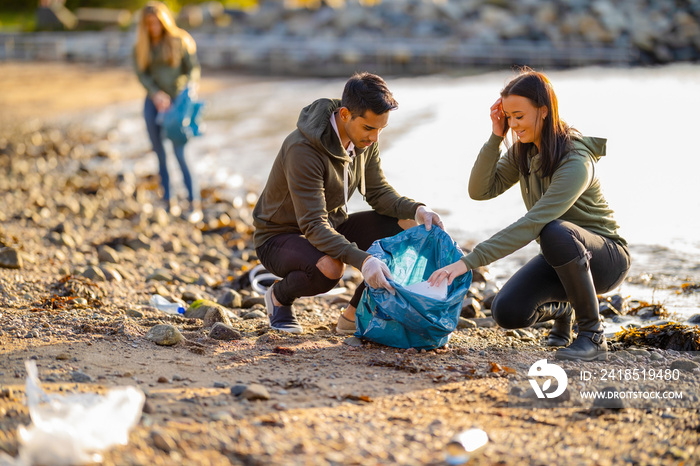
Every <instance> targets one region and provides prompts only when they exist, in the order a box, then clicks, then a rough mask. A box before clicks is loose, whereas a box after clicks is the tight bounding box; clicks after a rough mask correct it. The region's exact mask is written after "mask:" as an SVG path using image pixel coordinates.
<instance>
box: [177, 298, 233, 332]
mask: <svg viewBox="0 0 700 466" xmlns="http://www.w3.org/2000/svg"><path fill="white" fill-rule="evenodd" d="M211 310H218V311H219V312H220V313H221V318H220V319H218V320H217V317H216V316H215V315H214V314H212V316H211V317H210V319H211V321H210V322H209V323H208V324H207V323H205V324H204V326H205V327H210V326H212V325H213V324H214V322H224V323H226V324H228V325H230V324H231V322H230V319H228V317H227V316H228V313H226V312H225V310H224V308H223V307H222V306H220V305H219V304H217V303H215V302H214V301H210V300H208V299H198V300H196V301H194V302H193V303H192V304H190V306H189V307H188V308H187V310H186V311H185V317H187V318H189V319H202V320H204V319H205V317H206V316H207V313H209V311H211ZM225 319H227V320H225Z"/></svg>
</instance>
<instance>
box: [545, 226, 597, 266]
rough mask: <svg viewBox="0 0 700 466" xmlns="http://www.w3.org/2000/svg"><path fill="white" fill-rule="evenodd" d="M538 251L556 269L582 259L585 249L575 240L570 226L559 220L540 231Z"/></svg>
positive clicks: (575, 237)
mask: <svg viewBox="0 0 700 466" xmlns="http://www.w3.org/2000/svg"><path fill="white" fill-rule="evenodd" d="M540 249H541V250H542V255H543V256H544V258H545V259H546V260H547V263H549V264H550V265H551V266H553V267H556V266H559V265H563V264H566V263H568V262H569V261H571V260H574V259H577V258H580V257H583V255H584V254H586V247H585V246H584V245H583V243H582V242H581V241H580V240H579V239H578V238H577V236H576V234H575V231H574V230H573V229H572V228H571V224H568V225H567V222H563V221H561V220H554V221H551V222H549V223H548V224H547V225H545V226H544V228H542V231H540Z"/></svg>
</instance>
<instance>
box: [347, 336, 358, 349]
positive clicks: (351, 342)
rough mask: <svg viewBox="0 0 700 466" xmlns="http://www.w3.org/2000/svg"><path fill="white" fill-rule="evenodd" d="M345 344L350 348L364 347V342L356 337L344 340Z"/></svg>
mask: <svg viewBox="0 0 700 466" xmlns="http://www.w3.org/2000/svg"><path fill="white" fill-rule="evenodd" d="M343 344H344V345H348V346H353V347H359V346H362V340H360V339H359V338H357V337H354V336H353V337H348V338H346V339H345V340H343Z"/></svg>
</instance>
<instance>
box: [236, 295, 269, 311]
mask: <svg viewBox="0 0 700 466" xmlns="http://www.w3.org/2000/svg"><path fill="white" fill-rule="evenodd" d="M256 304H260V305H261V306H264V305H265V298H264V297H262V296H247V297H245V298H243V302H242V303H241V307H242V308H244V309H248V308H251V307H253V306H255V305H256Z"/></svg>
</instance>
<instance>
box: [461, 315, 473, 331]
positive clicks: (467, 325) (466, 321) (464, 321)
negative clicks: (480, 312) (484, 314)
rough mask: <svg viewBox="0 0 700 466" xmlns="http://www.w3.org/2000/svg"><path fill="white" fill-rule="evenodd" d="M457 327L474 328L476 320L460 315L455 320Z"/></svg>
mask: <svg viewBox="0 0 700 466" xmlns="http://www.w3.org/2000/svg"><path fill="white" fill-rule="evenodd" d="M457 328H459V329H464V328H476V322H474V321H473V320H469V319H465V318H464V317H460V318H459V321H458V322H457Z"/></svg>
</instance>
